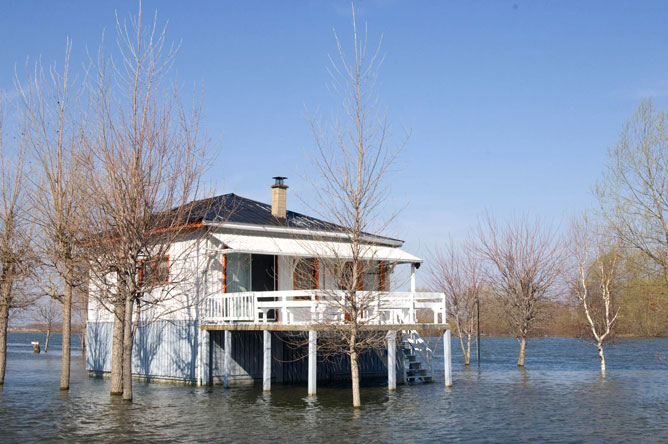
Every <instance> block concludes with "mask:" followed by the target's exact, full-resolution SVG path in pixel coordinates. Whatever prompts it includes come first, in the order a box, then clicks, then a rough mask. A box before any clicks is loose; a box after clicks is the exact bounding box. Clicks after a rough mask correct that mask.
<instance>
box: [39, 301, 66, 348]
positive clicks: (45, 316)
mask: <svg viewBox="0 0 668 444" xmlns="http://www.w3.org/2000/svg"><path fill="white" fill-rule="evenodd" d="M56 304H57V303H55V302H54V299H53V298H51V297H47V298H46V300H44V301H41V302H38V303H36V304H35V306H34V308H33V319H34V320H35V323H36V324H37V325H38V326H39V328H40V329H41V330H42V331H44V333H45V334H46V340H45V342H44V353H48V352H49V339H50V338H51V333H52V332H53V330H54V329H56V324H57V323H58V322H59V321H60V315H61V314H62V313H58V312H59V310H58V308H59V307H58V305H56Z"/></svg>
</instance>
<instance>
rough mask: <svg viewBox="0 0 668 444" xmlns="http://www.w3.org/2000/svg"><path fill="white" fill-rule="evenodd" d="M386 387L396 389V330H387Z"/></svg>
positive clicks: (391, 389) (390, 389)
mask: <svg viewBox="0 0 668 444" xmlns="http://www.w3.org/2000/svg"><path fill="white" fill-rule="evenodd" d="M387 389H388V390H389V391H391V392H393V391H395V390H396V389H397V332H396V331H392V330H391V331H388V332H387Z"/></svg>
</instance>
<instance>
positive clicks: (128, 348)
mask: <svg viewBox="0 0 668 444" xmlns="http://www.w3.org/2000/svg"><path fill="white" fill-rule="evenodd" d="M133 306H134V301H133V298H132V296H131V295H127V296H126V298H125V315H124V322H123V399H124V400H125V401H132V308H133Z"/></svg>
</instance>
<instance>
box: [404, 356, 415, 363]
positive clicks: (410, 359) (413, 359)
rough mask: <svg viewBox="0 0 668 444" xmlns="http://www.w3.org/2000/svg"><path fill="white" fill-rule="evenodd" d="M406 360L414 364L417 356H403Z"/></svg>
mask: <svg viewBox="0 0 668 444" xmlns="http://www.w3.org/2000/svg"><path fill="white" fill-rule="evenodd" d="M405 356H406V359H408V360H409V361H410V362H415V361H416V360H417V356H415V355H405Z"/></svg>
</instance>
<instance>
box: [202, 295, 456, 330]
mask: <svg viewBox="0 0 668 444" xmlns="http://www.w3.org/2000/svg"><path fill="white" fill-rule="evenodd" d="M363 293H364V294H363V295H362V297H371V298H373V300H372V301H371V302H372V303H370V304H368V305H369V307H368V309H367V310H365V311H364V313H363V315H362V317H363V319H364V320H365V323H367V324H397V323H402V324H414V323H417V321H418V319H417V316H416V313H417V311H418V310H430V311H432V313H433V321H434V323H438V319H439V314H440V315H441V318H440V319H441V321H442V322H443V323H444V322H445V319H446V315H445V313H446V312H445V295H444V294H443V293H433V292H414V293H413V292H363ZM346 295H347V293H346V292H345V291H343V290H282V291H256V292H239V293H218V292H216V293H214V294H210V295H208V296H206V297H205V298H204V299H203V304H202V317H203V321H204V322H205V323H213V324H221V323H231V322H242V323H249V322H250V323H264V322H269V321H271V322H277V323H280V324H305V323H306V324H308V323H319V322H325V321H327V322H329V321H332V320H339V321H340V322H342V323H343V322H345V319H344V316H343V314H342V313H341V312H343V310H341V309H340V307H341V306H343V305H345V303H346Z"/></svg>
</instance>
